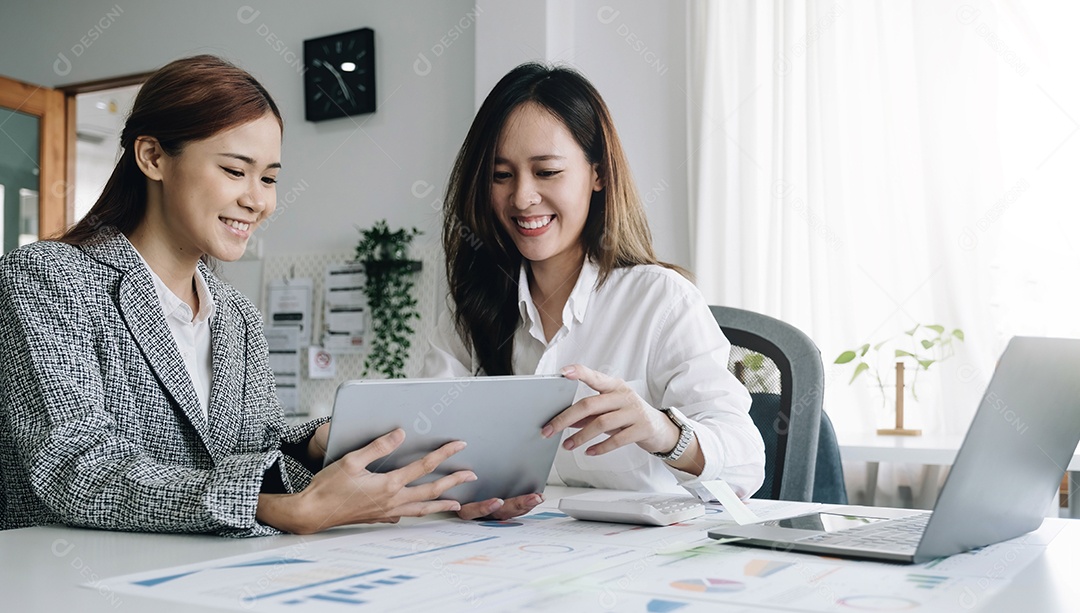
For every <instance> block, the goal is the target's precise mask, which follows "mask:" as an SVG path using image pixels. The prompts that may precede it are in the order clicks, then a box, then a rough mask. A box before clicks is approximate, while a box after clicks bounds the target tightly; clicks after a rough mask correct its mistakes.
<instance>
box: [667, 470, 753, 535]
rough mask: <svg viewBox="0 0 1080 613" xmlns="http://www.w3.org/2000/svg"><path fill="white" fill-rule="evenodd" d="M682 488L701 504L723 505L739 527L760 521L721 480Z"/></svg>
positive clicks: (701, 482) (685, 485) (686, 485)
mask: <svg viewBox="0 0 1080 613" xmlns="http://www.w3.org/2000/svg"><path fill="white" fill-rule="evenodd" d="M683 487H684V488H686V489H687V490H689V491H690V493H691V494H693V495H695V496H697V497H698V498H700V499H701V501H702V502H719V503H720V504H722V505H724V510H725V511H727V512H728V514H730V515H731V518H732V519H734V520H735V522H736V523H738V524H739V525H740V526H743V525H746V524H756V523H758V522H759V521H761V518H760V517H758V516H757V515H755V514H754V512H753V511H751V510H750V509H749V507H747V506H746V505H745V504H743V501H742V500H739V496H738V495H737V494H736V493H735V491H734V490H732V489H731V486H730V485H728V484H727V483H725V482H724V481H723V480H721V479H717V480H715V481H698V482H696V483H688V484H684V485H683Z"/></svg>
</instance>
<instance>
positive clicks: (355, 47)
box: [304, 28, 375, 121]
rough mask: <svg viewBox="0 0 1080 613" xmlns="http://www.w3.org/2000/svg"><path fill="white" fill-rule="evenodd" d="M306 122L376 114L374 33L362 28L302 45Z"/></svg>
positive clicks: (314, 39) (309, 41)
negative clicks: (304, 69)
mask: <svg viewBox="0 0 1080 613" xmlns="http://www.w3.org/2000/svg"><path fill="white" fill-rule="evenodd" d="M304 67H305V68H306V71H305V72H304V110H305V117H306V118H307V120H308V121H321V120H323V119H333V118H335V117H347V116H349V115H359V114H361V113H373V112H375V31H374V30H372V29H371V28H362V29H360V30H353V31H352V32H342V33H341V34H331V35H330V36H323V37H322V38H313V39H311V40H306V41H304Z"/></svg>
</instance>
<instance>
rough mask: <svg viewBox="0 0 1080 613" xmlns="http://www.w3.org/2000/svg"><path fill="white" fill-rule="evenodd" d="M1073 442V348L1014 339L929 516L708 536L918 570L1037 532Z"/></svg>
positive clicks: (853, 518)
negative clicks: (914, 565)
mask: <svg viewBox="0 0 1080 613" xmlns="http://www.w3.org/2000/svg"><path fill="white" fill-rule="evenodd" d="M1078 441H1080V340H1076V339H1057V338H1032V337H1015V338H1013V339H1012V340H1011V341H1010V342H1009V346H1008V347H1006V348H1005V352H1004V353H1003V354H1002V356H1001V360H1000V361H999V362H998V366H997V369H996V370H995V371H994V376H993V378H992V379H991V380H990V385H989V386H987V388H986V393H985V395H984V396H983V399H982V402H981V403H980V404H979V409H978V411H977V412H976V413H975V418H974V419H973V420H972V422H971V426H970V427H969V428H968V432H967V436H966V437H965V438H964V444H963V445H962V446H961V447H960V451H959V452H958V453H957V456H956V462H955V463H954V464H953V466H952V469H951V470H950V471H949V476H948V478H947V479H946V480H945V485H943V486H942V488H941V494H940V495H939V496H938V500H937V504H936V505H934V510H933V512H932V513H928V512H925V511H922V512H912V511H910V510H901V509H881V510H878V509H873V508H871V507H839V508H836V509H832V510H828V511H826V512H821V513H812V514H810V515H803V516H799V517H793V518H790V519H784V520H776V521H767V522H762V523H758V524H750V525H746V526H732V527H730V528H728V527H725V528H717V529H715V530H711V531H709V536H710V537H712V538H716V539H727V538H732V537H740V538H742V539H743V540H740V541H734V543H736V544H740V545H749V546H754V547H768V548H776V549H783V550H791V551H805V552H809V553H819V554H828V555H835V556H838V557H851V558H868V559H877V560H890V561H895V562H908V563H914V562H925V561H927V560H932V559H934V558H939V557H942V556H949V555H952V554H955V553H960V552H962V551H967V550H969V549H974V548H976V547H982V546H985V545H989V544H992V543H997V542H1000V541H1004V540H1007V539H1010V538H1014V537H1017V536H1020V535H1021V534H1024V533H1026V532H1030V531H1032V530H1035V529H1036V528H1038V527H1039V525H1040V524H1042V520H1043V516H1044V515H1045V513H1046V510H1047V508H1048V506H1049V504H1050V501H1051V498H1052V496H1053V495H1054V493H1055V492H1056V491H1057V490H1058V487H1059V485H1060V483H1061V478H1062V475H1064V473H1065V469H1066V467H1067V466H1068V465H1069V461H1070V460H1071V459H1072V456H1073V451H1074V450H1075V449H1076V445H1077V442H1078Z"/></svg>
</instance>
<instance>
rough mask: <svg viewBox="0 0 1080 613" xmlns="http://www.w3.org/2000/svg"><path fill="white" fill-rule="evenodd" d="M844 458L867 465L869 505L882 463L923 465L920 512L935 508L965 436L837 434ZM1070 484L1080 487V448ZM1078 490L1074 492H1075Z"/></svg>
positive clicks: (1074, 505)
mask: <svg viewBox="0 0 1080 613" xmlns="http://www.w3.org/2000/svg"><path fill="white" fill-rule="evenodd" d="M837 438H838V442H839V446H840V457H841V459H843V460H844V461H845V462H866V464H867V466H866V495H867V504H869V505H873V504H874V494H875V492H876V490H877V477H878V466H879V464H880V463H881V462H896V463H902V464H903V463H906V464H922V465H923V467H924V468H923V474H922V487H920V488H919V496H918V497H917V498H916V499H915V506H916V507H917V508H923V509H929V508H933V506H934V501H935V500H937V494H938V488H937V484H938V483H939V482H940V479H941V469H942V467H945V466H951V465H952V464H953V462H955V461H956V454H957V452H959V450H960V445H961V444H963V442H964V437H963V436H961V435H923V436H884V435H878V434H856V435H852V434H837ZM1067 470H1068V471H1069V479H1070V484H1073V483H1077V480H1078V477H1080V474H1076V473H1077V471H1080V447H1078V448H1077V450H1076V452H1074V454H1073V458H1072V461H1071V462H1069V466H1068V467H1067ZM1075 489H1076V488H1075V487H1072V488H1071V490H1073V491H1075ZM1076 498H1077V496H1070V497H1069V516H1070V517H1073V518H1078V517H1080V501H1076V500H1075V499H1076Z"/></svg>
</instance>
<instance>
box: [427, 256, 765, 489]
mask: <svg viewBox="0 0 1080 613" xmlns="http://www.w3.org/2000/svg"><path fill="white" fill-rule="evenodd" d="M598 274H599V269H598V268H597V266H596V265H595V264H594V263H592V262H591V261H586V263H585V266H584V267H583V268H582V271H581V274H580V275H579V276H578V280H577V283H576V284H575V285H574V289H573V291H572V292H571V294H570V298H569V299H568V300H567V301H566V306H565V307H564V308H563V314H562V321H563V325H562V328H560V329H559V330H558V331H557V332H556V333H555V335H554V336H553V337H552V339H551V342H547V341H546V340H545V336H544V328H543V324H542V323H541V321H540V316H539V313H538V311H537V309H536V305H535V303H534V302H533V300H532V296H531V295H530V294H529V284H528V279H527V276H526V269H525V268H524V266H523V267H522V269H521V273H520V275H519V279H518V298H519V305H520V308H521V313H522V325H521V326H519V327H518V330H517V332H516V333H515V336H514V353H513V370H514V373H516V374H558V373H559V372H560V370H561V369H562V367H564V366H567V365H569V364H574V363H579V364H584V365H585V366H588V367H590V368H593V369H595V370H600V371H603V372H605V373H607V374H609V375H613V376H615V377H619V378H621V379H623V380H624V381H626V382H627V383H628V384H629V385H630V387H631V388H633V389H634V391H636V392H637V393H638V395H640V396H641V398H642V399H644V400H645V402H646V403H648V404H649V405H651V406H653V407H656V408H659V407H676V408H678V409H679V410H680V411H682V413H683V414H684V415H686V416H687V417H688V418H689V419H690V420H691V421H692V422H693V425H694V428H695V429H694V432H695V434H696V435H697V439H698V442H699V444H700V445H701V450H702V452H703V454H704V456H705V468H704V470H703V471H702V473H701V475H700V476H694V475H691V474H689V473H685V472H683V471H680V470H678V469H675V468H672V467H671V466H669V465H668V464H667V463H666V462H664V461H663V460H661V459H659V458H657V457H655V456H653V455H652V454H650V453H648V452H646V451H645V450H643V449H641V448H640V447H638V446H637V445H626V446H624V447H620V448H619V449H617V450H615V451H612V452H609V453H606V454H603V455H599V456H587V455H585V453H584V452H585V449H587V448H588V447H589V446H590V445H592V444H595V443H597V442H599V441H600V440H602V439H601V438H599V437H598V438H597V439H594V440H593V441H590V442H589V443H587V444H584V445H579V446H578V447H577V448H575V449H574V450H573V451H566V450H565V449H563V448H562V447H560V448H559V451H558V453H557V454H556V456H555V464H554V466H553V467H552V470H551V474H550V475H549V480H548V481H549V483H552V484H556V485H570V486H586V487H599V488H610V489H620V490H636V491H657V492H671V493H685V490H683V489H682V488H681V487H680V484H683V483H688V482H690V481H696V480H712V479H717V478H721V479H724V480H725V481H727V483H728V484H729V485H731V487H732V488H733V489H734V490H735V492H736V493H737V494H739V496H740V497H743V498H746V497H748V496H750V495H751V494H753V493H754V492H755V491H757V489H758V488H759V487H760V486H761V483H762V481H763V480H764V467H765V446H764V444H763V443H762V440H761V434H760V433H759V432H758V430H757V428H756V427H755V426H754V422H753V421H752V420H751V419H750V414H749V409H750V394H749V393H748V392H747V391H746V388H744V387H743V386H742V384H740V383H739V382H738V380H736V379H735V377H734V375H732V374H731V373H730V372H729V371H728V369H727V364H728V354H729V352H730V350H731V343H730V342H728V340H727V339H726V338H725V337H724V335H723V333H722V332H721V331H720V328H719V326H717V325H716V320H715V319H713V317H712V313H711V312H710V311H709V307H708V305H707V304H706V302H705V299H704V298H703V297H702V295H701V292H699V291H698V289H697V287H695V286H694V285H693V284H692V283H691V282H690V281H688V280H687V279H685V278H684V277H683V276H682V275H680V274H679V273H677V272H675V271H673V270H669V269H667V268H663V267H661V266H634V267H630V268H617V269H615V270H614V271H612V273H611V275H610V276H609V277H608V279H607V282H606V283H604V285H603V286H602V287H601V288H600V289H596V287H595V285H596V281H597V278H598ZM477 368H478V366H477V363H476V360H475V356H474V355H472V353H471V352H470V351H469V350H468V349H466V348H465V346H464V344H463V343H462V341H461V338H460V337H459V336H458V334H457V332H456V331H455V329H454V325H453V322H452V319H451V317H450V315H449V313H445V314H443V316H442V317H441V318H440V320H439V324H438V326H437V327H436V330H435V332H434V333H433V335H432V338H431V341H430V347H429V348H428V352H427V355H426V356H425V359H424V368H423V372H422V376H425V377H464V376H471V375H474V374H476V372H477ZM595 393H596V392H594V391H593V390H591V389H589V388H588V387H587V386H585V385H584V384H581V385H580V386H579V389H578V394H577V397H576V398H575V401H576V400H579V399H581V398H583V397H586V396H590V395H593V394H595ZM507 410H513V406H508V407H507ZM574 432H577V430H575V429H567V431H566V432H565V433H564V435H563V438H564V439H565V438H566V437H567V436H570V435H572V434H573V433H574ZM602 436H604V435H602Z"/></svg>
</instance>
